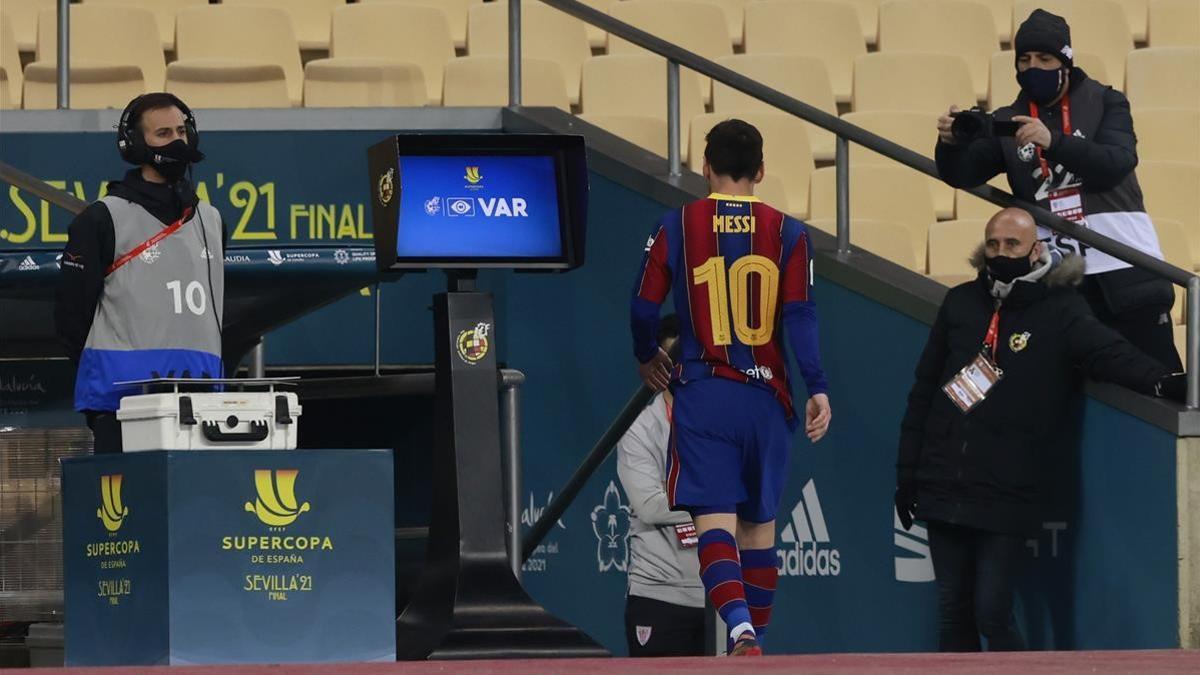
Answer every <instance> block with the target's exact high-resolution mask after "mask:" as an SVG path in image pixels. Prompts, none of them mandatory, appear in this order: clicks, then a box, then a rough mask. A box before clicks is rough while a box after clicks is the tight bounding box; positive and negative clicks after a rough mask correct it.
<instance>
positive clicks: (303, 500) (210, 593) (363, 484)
mask: <svg viewBox="0 0 1200 675" xmlns="http://www.w3.org/2000/svg"><path fill="white" fill-rule="evenodd" d="M391 503H392V455H391V453H390V452H388V451H379V450H309V451H303V452H294V451H238V450H229V451H208V452H179V451H172V452H145V453H131V454H127V455H121V456H98V457H84V458H75V459H68V460H65V461H64V462H63V520H64V526H63V557H64V574H63V576H64V583H65V588H64V593H65V599H66V616H67V620H66V662H67V665H131V664H189V663H193V664H194V663H285V662H322V661H324V662H329V661H390V660H394V659H395V658H396V645H395V628H394V620H395V603H394V593H393V588H394V583H395V582H394V576H393V570H394V567H395V562H394V559H393V555H394V550H393V536H394V535H393V519H392V509H391Z"/></svg>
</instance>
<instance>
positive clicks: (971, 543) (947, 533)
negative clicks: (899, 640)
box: [928, 522, 1026, 652]
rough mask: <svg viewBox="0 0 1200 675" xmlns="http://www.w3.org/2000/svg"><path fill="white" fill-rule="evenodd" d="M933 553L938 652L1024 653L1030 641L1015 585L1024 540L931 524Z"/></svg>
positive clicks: (930, 532)
mask: <svg viewBox="0 0 1200 675" xmlns="http://www.w3.org/2000/svg"><path fill="white" fill-rule="evenodd" d="M928 525H929V550H930V554H931V555H932V557H933V571H934V574H935V575H936V576H937V587H938V649H939V650H940V651H943V652H977V651H981V646H980V642H979V636H980V635H981V634H982V635H983V637H985V638H987V646H988V650H989V651H1023V650H1024V649H1025V648H1026V647H1025V639H1024V638H1023V637H1021V633H1020V631H1018V630H1017V621H1016V617H1014V616H1013V585H1014V581H1015V578H1016V572H1017V569H1018V567H1019V565H1020V563H1021V561H1022V556H1023V554H1024V550H1025V540H1024V538H1022V537H1019V536H1016V535H1010V534H997V533H995V532H985V531H983V530H976V529H972V528H967V527H959V526H957V525H947V524H944V523H937V522H930V523H928Z"/></svg>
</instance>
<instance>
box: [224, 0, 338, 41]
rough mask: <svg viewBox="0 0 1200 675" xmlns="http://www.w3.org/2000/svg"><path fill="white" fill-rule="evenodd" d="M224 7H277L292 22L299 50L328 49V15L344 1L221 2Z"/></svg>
mask: <svg viewBox="0 0 1200 675" xmlns="http://www.w3.org/2000/svg"><path fill="white" fill-rule="evenodd" d="M221 1H222V3H223V4H226V5H258V6H263V7H278V8H279V9H282V10H284V11H286V12H287V14H288V17H289V18H290V19H291V20H292V30H293V31H295V33H296V41H297V42H299V43H300V49H329V34H330V14H331V12H333V10H334V9H335V8H337V7H342V6H345V4H346V1H345V0H221Z"/></svg>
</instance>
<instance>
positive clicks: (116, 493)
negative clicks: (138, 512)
mask: <svg viewBox="0 0 1200 675" xmlns="http://www.w3.org/2000/svg"><path fill="white" fill-rule="evenodd" d="M123 477H124V476H123V475H122V474H119V473H118V474H112V475H108V476H100V508H98V509H96V517H97V518H99V519H100V522H102V523H104V529H106V530H108V531H109V532H116V531H117V530H119V529H121V525H122V524H124V523H125V516H128V515H129V507H128V506H125V503H124V502H122V501H121V479H122V478H123Z"/></svg>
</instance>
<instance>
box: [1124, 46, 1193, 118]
mask: <svg viewBox="0 0 1200 675" xmlns="http://www.w3.org/2000/svg"><path fill="white" fill-rule="evenodd" d="M1126 69H1127V71H1128V80H1129V82H1128V85H1127V86H1126V88H1125V94H1126V95H1127V96H1129V101H1130V103H1132V104H1133V107H1134V108H1138V107H1143V108H1149V107H1153V108H1189V109H1192V110H1197V109H1200V47H1151V48H1149V49H1139V50H1137V51H1134V52H1130V54H1129V60H1128V62H1127V64H1126Z"/></svg>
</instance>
